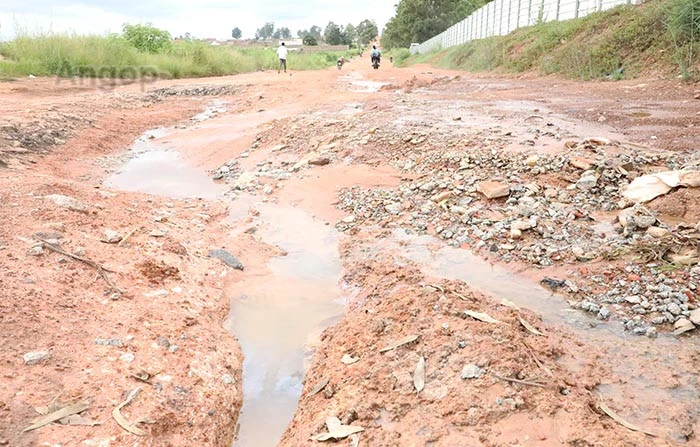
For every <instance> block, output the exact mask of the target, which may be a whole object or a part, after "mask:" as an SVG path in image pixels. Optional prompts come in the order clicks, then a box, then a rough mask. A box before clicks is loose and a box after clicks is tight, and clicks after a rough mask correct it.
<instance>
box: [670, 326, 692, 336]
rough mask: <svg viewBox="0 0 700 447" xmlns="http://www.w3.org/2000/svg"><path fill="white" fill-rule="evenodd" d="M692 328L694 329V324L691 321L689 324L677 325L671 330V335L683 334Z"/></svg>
mask: <svg viewBox="0 0 700 447" xmlns="http://www.w3.org/2000/svg"><path fill="white" fill-rule="evenodd" d="M693 330H695V325H694V324H692V323H691V324H688V325H686V326H681V327H679V328H678V329H676V330H675V331H673V335H675V336H676V337H677V336H679V335H681V334H685V333H686V332H690V331H693Z"/></svg>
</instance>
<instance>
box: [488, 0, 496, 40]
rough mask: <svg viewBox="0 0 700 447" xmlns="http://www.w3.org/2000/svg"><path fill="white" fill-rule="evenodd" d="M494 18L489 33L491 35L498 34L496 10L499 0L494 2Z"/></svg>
mask: <svg viewBox="0 0 700 447" xmlns="http://www.w3.org/2000/svg"><path fill="white" fill-rule="evenodd" d="M492 3H493V19H492V20H491V33H490V34H489V37H490V36H495V35H496V10H497V9H498V8H497V6H498V0H494V1H493V2H492Z"/></svg>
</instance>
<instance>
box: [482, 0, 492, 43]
mask: <svg viewBox="0 0 700 447" xmlns="http://www.w3.org/2000/svg"><path fill="white" fill-rule="evenodd" d="M491 5H493V2H491V3H488V4H487V5H486V12H485V14H486V19H485V22H486V26H485V27H484V38H486V37H489V13H490V12H491Z"/></svg>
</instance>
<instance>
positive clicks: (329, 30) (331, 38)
mask: <svg viewBox="0 0 700 447" xmlns="http://www.w3.org/2000/svg"><path fill="white" fill-rule="evenodd" d="M323 38H324V40H325V41H326V43H327V44H328V45H343V44H344V43H345V39H344V36H343V32H342V30H341V29H340V27H339V26H338V25H336V24H335V23H333V22H328V25H326V29H325V30H324V31H323Z"/></svg>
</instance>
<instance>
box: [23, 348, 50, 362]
mask: <svg viewBox="0 0 700 447" xmlns="http://www.w3.org/2000/svg"><path fill="white" fill-rule="evenodd" d="M22 358H23V359H24V364H25V365H36V364H39V363H42V362H45V361H46V360H48V359H50V358H51V353H50V352H49V351H32V352H27V353H26V354H24V355H23V356H22Z"/></svg>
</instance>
